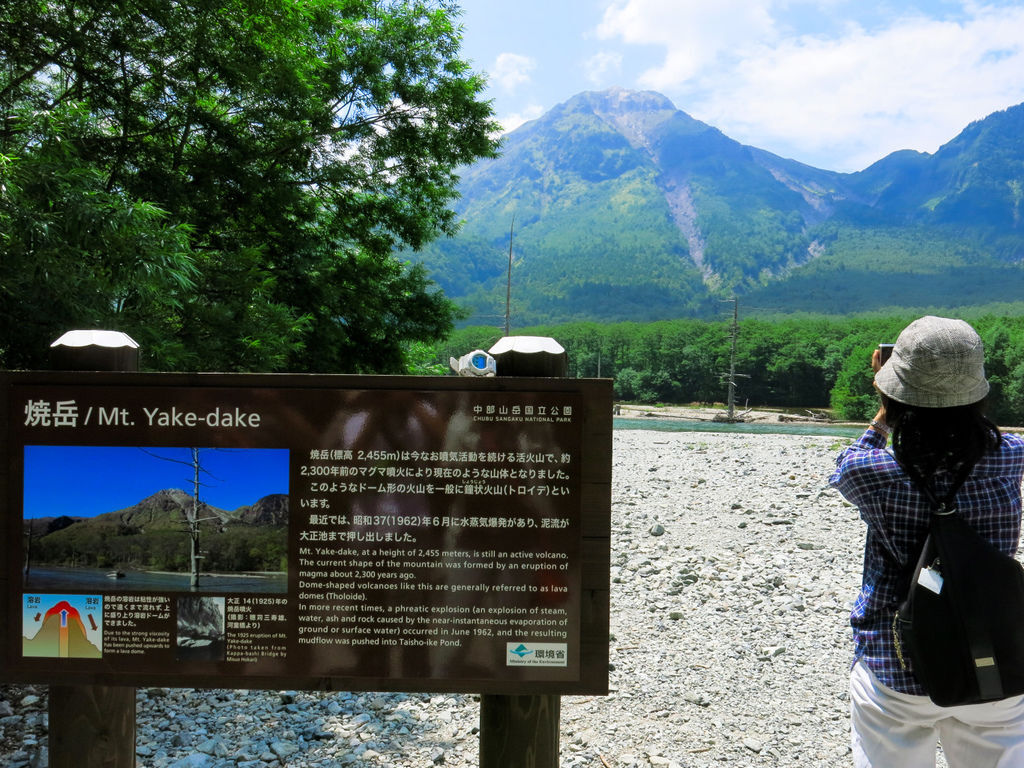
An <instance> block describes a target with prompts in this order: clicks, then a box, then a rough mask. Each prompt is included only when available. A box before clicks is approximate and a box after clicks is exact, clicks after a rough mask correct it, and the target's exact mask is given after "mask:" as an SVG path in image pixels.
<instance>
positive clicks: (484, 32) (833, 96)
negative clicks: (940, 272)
mask: <svg viewBox="0 0 1024 768" xmlns="http://www.w3.org/2000/svg"><path fill="white" fill-rule="evenodd" d="M460 4H461V6H462V9H463V15H462V17H461V19H460V22H461V24H462V25H463V26H464V32H463V36H464V40H463V55H464V56H465V57H466V58H468V59H470V60H471V62H472V63H473V66H474V69H476V70H477V71H483V72H486V73H487V74H488V76H489V86H488V92H487V94H486V96H487V97H488V98H490V99H493V100H494V107H495V112H496V116H497V118H498V119H499V120H500V121H501V122H502V124H503V125H504V126H505V127H506V128H507V129H512V128H515V127H516V126H518V125H520V124H522V123H523V122H524V121H526V120H530V119H534V118H536V117H539V116H540V115H541V114H543V113H544V112H546V111H547V110H549V109H551V108H552V107H554V106H555V105H557V104H559V103H561V102H563V101H566V100H567V99H569V98H570V97H571V96H573V95H574V94H576V93H579V92H580V91H586V90H603V89H605V88H609V87H613V86H620V87H623V88H629V89H637V90H654V91H658V92H660V93H663V94H664V95H666V96H668V97H669V98H670V99H671V100H672V101H673V103H674V104H675V105H676V107H677V108H679V109H681V110H683V111H684V112H687V113H688V114H690V115H692V116H693V117H695V118H697V119H699V120H703V121H704V122H706V123H709V124H711V125H713V126H715V127H716V128H719V129H721V130H722V131H723V132H724V133H726V134H727V135H728V136H730V137H732V138H734V139H736V140H738V141H741V142H743V143H744V144H752V145H754V146H757V147H760V148H762V149H767V150H769V151H771V152H774V153H776V154H779V155H782V156H784V157H791V158H793V159H796V160H799V161H801V162H804V163H808V164H810V165H814V166H816V167H819V168H825V169H828V170H834V171H856V170H862V169H863V168H866V167H867V166H868V165H870V164H871V163H873V162H875V161H876V160H879V159H881V158H882V157H884V156H885V155H887V154H889V153H890V152H893V151H895V150H898V149H916V150H919V151H922V152H934V151H935V150H936V149H938V148H939V146H941V145H942V144H944V143H946V142H947V141H949V140H951V139H952V138H954V137H955V136H956V135H957V134H958V133H959V132H960V131H961V130H963V129H964V128H965V127H966V126H967V125H968V124H969V123H970V122H972V121H973V120H979V119H981V118H984V117H985V116H987V115H989V114H991V113H992V112H995V111H998V110H1001V109H1005V108H1007V107H1010V106H1013V105H1015V104H1019V103H1021V102H1024V0H1015V1H1013V2H1008V1H1000V0H991V1H990V2H964V1H963V0H920V1H918V2H866V1H865V0H545V1H544V2H541V0H518V1H517V2H515V3H505V2H499V0H461V2H460Z"/></svg>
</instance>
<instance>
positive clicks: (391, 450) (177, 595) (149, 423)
mask: <svg viewBox="0 0 1024 768" xmlns="http://www.w3.org/2000/svg"><path fill="white" fill-rule="evenodd" d="M611 400H612V394H611V384H610V382H608V381H606V380H587V379H548V378H506V379H502V378H494V379H469V378H458V377H376V376H374V377H367V376H359V377H355V376H305V375H304V376H295V375H249V374H206V375H204V374H138V373H102V372H90V373H81V372H75V373H55V372H12V373H0V462H2V464H0V505H2V507H0V508H2V512H3V526H4V530H5V534H6V535H5V541H6V546H5V547H3V548H2V549H0V578H2V579H3V580H4V588H5V589H4V595H5V598H4V601H3V603H2V605H3V614H2V615H0V620H2V626H3V627H4V633H5V634H4V638H3V653H2V660H0V679H3V680H5V681H10V682H43V683H61V684H88V685H134V686H139V685H164V686H171V687H225V688H235V687H244V688H279V687H288V688H301V689H324V690H331V689H337V690H403V691H417V690H418V691H461V692H480V693H497V694H546V693H550V694H576V693H579V694H601V693H606V692H607V685H608V613H609V578H608V570H609V557H610V554H609V553H610V547H609V542H610V495H611V492H610V489H611V430H612V418H611V413H612V403H611Z"/></svg>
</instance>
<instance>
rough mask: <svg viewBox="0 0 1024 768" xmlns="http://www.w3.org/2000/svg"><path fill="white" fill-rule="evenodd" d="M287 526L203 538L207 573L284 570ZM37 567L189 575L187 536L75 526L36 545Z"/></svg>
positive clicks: (238, 530) (236, 528)
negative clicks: (166, 572) (129, 570)
mask: <svg viewBox="0 0 1024 768" xmlns="http://www.w3.org/2000/svg"><path fill="white" fill-rule="evenodd" d="M286 533H287V529H286V528H285V527H277V528H270V527H265V526H258V527H257V526H253V527H247V526H231V527H229V528H227V529H225V530H223V531H215V530H212V529H211V530H210V531H209V532H204V534H203V555H204V560H203V570H204V571H208V572H222V573H239V572H244V571H286V570H287V569H288V543H287V537H286ZM31 551H32V562H33V564H35V565H38V564H47V565H62V566H76V567H83V568H113V567H118V568H129V569H137V570H145V571H170V572H175V573H188V572H189V543H188V537H187V536H186V535H185V534H184V532H183V531H171V530H159V531H154V532H149V533H143V532H141V531H140V530H139V529H137V528H134V527H131V526H123V525H122V526H118V527H117V528H114V527H111V526H100V525H90V524H89V523H77V524H75V525H70V526H68V527H67V528H64V529H63V530H61V531H58V532H56V533H53V534H50V535H48V536H42V537H41V538H39V539H36V540H34V541H33V542H32V550H31Z"/></svg>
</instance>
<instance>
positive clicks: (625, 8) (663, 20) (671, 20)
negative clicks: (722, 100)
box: [597, 0, 775, 90]
mask: <svg viewBox="0 0 1024 768" xmlns="http://www.w3.org/2000/svg"><path fill="white" fill-rule="evenodd" d="M771 4H772V3H771V0H713V1H712V0H615V1H614V2H613V3H612V4H611V5H610V6H609V7H608V8H607V10H606V11H605V14H604V18H603V19H602V21H601V24H600V25H599V27H598V30H597V34H598V36H599V37H601V38H605V39H610V38H616V37H617V38H621V39H622V40H623V41H624V42H626V43H632V44H639V45H660V46H664V47H665V49H666V52H665V59H664V61H663V62H662V64H661V65H660V66H658V67H654V68H652V69H649V70H648V71H647V72H645V73H644V74H643V75H641V85H644V86H646V87H650V88H656V89H663V90H665V89H668V87H670V86H672V85H678V84H679V83H681V82H685V81H686V80H689V79H690V78H692V77H697V76H699V75H700V74H701V72H702V71H703V70H704V69H705V68H706V67H708V66H711V65H714V64H715V63H716V62H718V61H719V60H720V59H721V58H722V57H723V56H727V55H732V54H733V53H734V52H735V51H737V50H742V49H745V48H748V47H750V46H752V45H756V44H758V43H760V42H762V41H764V40H767V39H771V38H772V37H774V35H775V23H774V21H773V19H772V17H771V15H770V13H769V12H768V11H769V9H770V7H771Z"/></svg>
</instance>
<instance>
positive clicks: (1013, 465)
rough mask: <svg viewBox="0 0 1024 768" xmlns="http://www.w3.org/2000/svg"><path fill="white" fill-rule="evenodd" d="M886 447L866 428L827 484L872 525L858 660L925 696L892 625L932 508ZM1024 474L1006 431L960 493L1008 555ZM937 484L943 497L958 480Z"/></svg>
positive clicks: (1023, 442) (856, 636) (1023, 445)
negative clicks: (900, 651) (899, 651)
mask: <svg viewBox="0 0 1024 768" xmlns="http://www.w3.org/2000/svg"><path fill="white" fill-rule="evenodd" d="M885 445H886V437H885V436H884V435H882V434H881V433H880V432H876V431H875V430H873V429H869V430H867V431H866V432H865V433H864V434H863V435H862V436H861V437H860V438H858V439H857V441H856V442H854V443H853V444H852V445H851V446H850V447H849V448H847V449H846V450H845V451H843V452H842V453H840V454H839V457H838V458H837V459H836V471H835V472H834V473H833V474H832V477H830V478H829V485H832V486H833V487H835V488H837V489H838V490H839V492H840V493H841V494H843V496H844V497H845V498H846V499H847V500H848V501H850V502H851V503H853V504H855V505H856V506H857V508H858V509H859V511H860V516H861V518H862V519H863V520H864V522H865V523H867V526H868V530H867V539H866V543H865V546H864V573H863V577H862V582H861V588H860V594H859V595H858V597H857V602H856V603H855V604H854V606H853V612H852V613H851V614H850V624H851V625H852V626H853V641H854V653H855V656H854V658H855V660H856V659H863V660H864V662H865V663H866V664H867V665H868V667H869V668H870V669H871V671H872V672H874V673H875V676H876V677H877V678H878V679H879V680H880V681H881V682H882V683H883V684H884V685H887V686H888V687H890V688H892V689H894V690H897V691H901V692H903V693H910V694H917V695H922V694H924V689H923V688H922V687H921V686H920V685H919V684H918V682H917V680H915V679H914V676H913V674H912V673H911V671H909V670H904V669H903V668H902V667H901V666H900V662H899V659H898V657H897V655H896V649H895V646H894V643H893V637H892V620H893V616H894V615H895V613H896V609H897V608H899V604H900V603H901V602H902V601H903V598H904V597H905V594H901V593H900V581H901V577H902V576H903V574H904V573H905V570H906V569H907V568H912V567H913V566H912V565H911V562H912V561H913V562H915V563H916V561H917V557H918V555H919V554H920V550H921V545H922V543H923V542H924V539H925V537H926V535H927V533H928V522H929V521H928V516H929V515H930V514H931V506H930V504H929V503H928V500H927V499H926V498H924V497H923V496H922V494H921V493H919V492H918V490H917V488H916V487H915V486H914V485H913V483H912V482H911V481H910V479H909V478H908V477H907V475H906V473H904V471H903V470H902V469H900V467H899V465H898V464H897V463H896V459H895V458H893V456H892V454H891V453H890V452H889V451H887V450H886V449H885ZM1022 475H1024V439H1022V438H1021V437H1020V436H1018V435H1014V434H1004V435H1003V440H1002V445H1001V446H1000V448H999V450H997V451H993V452H991V453H988V454H986V455H985V456H983V457H982V458H981V461H979V462H978V464H976V465H975V467H974V470H973V471H972V472H971V475H970V477H969V478H968V479H967V482H966V483H965V484H964V486H963V487H962V488H961V489H960V492H959V493H958V494H957V496H956V507H957V509H958V510H959V512H960V514H961V515H962V516H963V517H964V519H965V520H967V521H968V522H969V523H970V524H971V525H972V526H973V527H974V529H975V530H976V531H977V532H978V533H980V534H981V535H982V536H984V537H985V538H986V539H988V540H989V541H990V542H992V544H993V545H995V546H996V547H998V548H999V549H1000V550H1001V551H1003V552H1005V553H1006V554H1009V555H1012V554H1015V553H1016V551H1017V542H1018V540H1019V537H1020V517H1021V476H1022ZM933 482H934V486H933V487H934V489H935V491H936V496H937V497H938V498H940V499H941V498H942V497H944V496H945V495H946V493H947V492H948V490H949V488H950V485H951V484H952V482H953V477H952V475H951V474H949V473H945V472H942V473H939V474H938V475H937V476H936V477H935V478H934V479H933ZM904 589H906V587H904ZM908 663H909V662H908Z"/></svg>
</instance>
